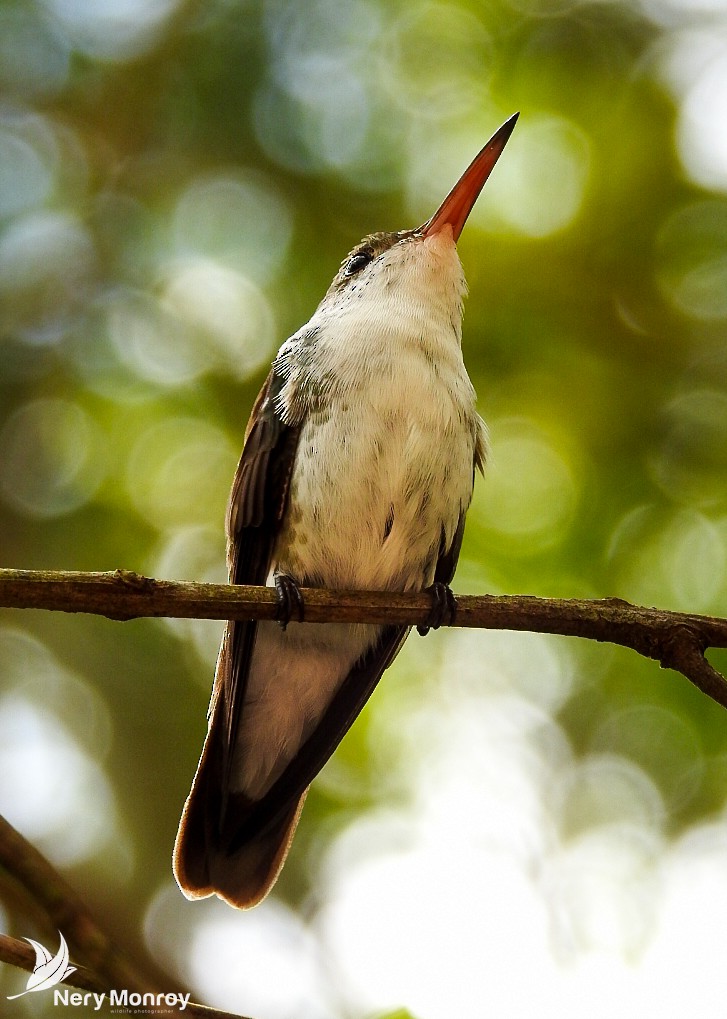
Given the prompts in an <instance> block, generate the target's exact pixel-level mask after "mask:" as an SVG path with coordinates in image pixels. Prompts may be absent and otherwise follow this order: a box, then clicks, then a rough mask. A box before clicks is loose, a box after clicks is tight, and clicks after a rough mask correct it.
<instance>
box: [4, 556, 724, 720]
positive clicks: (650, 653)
mask: <svg viewBox="0 0 727 1019" xmlns="http://www.w3.org/2000/svg"><path fill="white" fill-rule="evenodd" d="M302 594H303V599H304V603H305V619H306V622H310V623H325V622H344V623H352V622H360V623H389V624H393V625H405V626H416V625H424V624H426V620H427V616H428V614H429V612H430V609H431V599H430V597H429V594H428V593H427V592H426V591H424V592H420V593H416V594H398V593H396V592H391V591H387V592H383V591H327V590H323V589H319V588H305V589H303V591H302ZM0 608H24V609H27V608H35V609H53V610H56V611H62V612H90V613H94V614H96V615H102V616H107V617H108V618H109V619H118V620H127V619H136V618H140V617H149V616H152V617H157V616H170V617H175V618H186V619H275V614H276V611H277V597H276V592H275V590H274V588H269V587H245V586H242V585H240V586H232V585H229V584H191V583H177V582H174V581H169V580H153V579H152V578H150V577H144V576H141V575H140V574H138V573H131V572H129V571H126V570H116V571H115V572H114V573H66V572H51V571H32V570H7V569H5V570H0ZM453 625H455V626H465V627H480V628H484V629H501V630H532V631H535V632H538V633H558V634H562V635H565V636H571V637H585V638H588V639H590V640H598V641H605V642H609V643H612V644H620V645H621V646H623V647H628V648H631V649H632V650H634V651H637V652H638V653H639V654H640V655H644V656H645V657H647V658H653V659H655V660H656V661H658V662H659V663H660V664H661V665H662V666H663V667H664V668H670V669H675V670H676V671H678V672H681V673H682V675H683V676H686V678H687V679H689V680H690V681H691V682H692V683H694V685H695V686H697V687H698V688H699V689H700V690H701V691H702V692H703V693H705V694H706V695H707V696H708V697H711V699H712V700H714V701H716V702H717V703H718V704H721V705H722V707H727V681H726V680H725V679H724V677H723V676H722V675H721V674H720V673H719V672H718V671H717V670H716V669H715V668H714V667H713V666H712V665H711V664H710V663H709V662H708V661H707V660H706V658H705V657H704V652H705V649H706V648H708V647H715V648H724V647H727V619H722V618H718V617H715V616H702V615H697V614H694V613H688V612H669V611H666V610H665V609H655V608H644V607H641V606H638V605H631V604H630V603H629V602H625V601H622V600H621V599H619V598H607V599H603V600H592V601H585V600H575V599H573V600H569V599H559V598H535V597H533V596H531V595H500V596H494V595H459V596H458V597H457V612H456V617H455V620H454V623H453Z"/></svg>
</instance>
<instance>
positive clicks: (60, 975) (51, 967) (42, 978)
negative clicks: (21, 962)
mask: <svg viewBox="0 0 727 1019" xmlns="http://www.w3.org/2000/svg"><path fill="white" fill-rule="evenodd" d="M58 936H59V937H60V939H61V945H60V948H59V949H58V951H57V953H56V954H55V955H51V954H50V952H49V951H48V949H47V948H44V947H43V945H41V944H39V942H37V941H33V939H32V938H25V939H24V940H25V941H27V942H29V943H30V944H31V945H32V946H33V948H34V949H35V966H34V967H33V972H32V973H31V974H30V976H29V977H28V986H27V987H26V988H25V990H24V991H21V992H20V994H9V995H8V1001H12V1000H13V999H14V998H22V996H23V995H24V994H28V993H29V992H30V991H44V990H46V989H47V988H48V987H53V986H54V985H55V984H59V983H60V982H61V980H64V979H65V978H66V977H68V976H70V975H71V973H75V972H76V967H75V966H69V965H68V945H67V944H66V941H65V938H64V937H63V935H62V934H61V932H60V931H59V932H58Z"/></svg>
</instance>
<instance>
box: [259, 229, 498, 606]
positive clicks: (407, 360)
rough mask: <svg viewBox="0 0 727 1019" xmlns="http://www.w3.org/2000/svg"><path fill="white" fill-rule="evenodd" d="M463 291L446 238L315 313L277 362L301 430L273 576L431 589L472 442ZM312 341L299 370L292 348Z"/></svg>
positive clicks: (474, 422) (462, 494)
mask: <svg viewBox="0 0 727 1019" xmlns="http://www.w3.org/2000/svg"><path fill="white" fill-rule="evenodd" d="M463 292H464V278H463V276H462V270H461V266H460V263H459V259H458V257H457V253H456V249H455V247H454V244H453V243H452V241H451V239H450V240H447V238H446V237H445V238H442V237H441V235H435V236H434V237H433V238H431V240H428V241H418V242H417V243H411V244H408V245H405V246H403V248H394V249H392V255H391V262H390V263H388V264H387V263H386V262H385V261H384V263H383V264H381V265H379V266H377V272H376V274H375V275H372V277H371V279H370V280H369V283H368V286H365V285H363V284H362V285H360V286H359V287H358V288H357V287H356V286H354V287H351V288H350V290H348V291H347V292H346V293H345V294H344V295H342V296H341V299H339V300H338V301H336V302H334V303H333V305H332V306H327V305H326V304H325V303H324V304H323V305H322V306H321V308H320V309H319V311H318V312H317V313H316V315H315V316H314V317H313V318H312V319H311V321H310V322H309V323H308V326H307V327H306V329H305V330H302V331H301V333H300V334H298V338H297V337H293V338H292V339H291V340H290V341H288V344H286V346H285V347H284V348H283V350H282V351H281V355H280V360H281V361H283V363H284V364H285V366H286V368H287V369H288V382H287V383H286V387H284V390H283V394H282V396H281V401H284V400H285V399H286V397H287V399H288V402H289V405H294V406H297V407H300V408H302V422H301V424H302V428H301V434H300V442H299V447H298V453H297V457H296V462H295V468H294V473H293V477H292V482H291V492H290V508H289V514H288V517H289V519H288V521H287V526H286V528H285V529H284V533H283V534H282V535H281V541H280V543H279V547H278V554H279V560H280V561H279V562H278V563H277V564H276V565H277V567H278V568H279V569H282V570H286V571H288V572H290V573H291V575H292V576H294V577H297V578H299V579H301V580H305V581H307V582H309V583H312V584H316V585H325V586H329V587H338V588H358V587H363V588H371V589H376V588H380V589H395V590H411V589H419V588H422V587H425V586H428V585H429V584H431V583H432V580H433V578H434V569H435V567H436V561H437V557H438V554H439V551H440V545H441V542H442V535H443V534H444V541H445V546H448V545H449V544H450V543H451V540H452V537H453V535H454V533H455V531H456V528H457V525H458V522H459V519H460V516H461V514H462V513H463V512H464V511H465V510H466V508H467V506H468V505H469V502H470V498H471V495H472V480H473V462H474V458H475V448H476V446H478V444H481V443H482V422H481V421H480V419H479V417H478V416H477V413H476V410H475V394H474V390H473V388H472V385H471V383H470V380H469V378H468V376H467V373H466V371H465V368H464V364H463V361H462V354H461V347H460V339H461V315H462V309H461V305H462V295H463ZM312 335H313V336H314V343H315V346H314V347H313V349H312V350H311V351H309V356H308V357H305V358H302V360H303V361H304V362H305V371H301V370H300V368H299V365H296V353H297V354H298V355H300V350H298V351H296V342H300V339H299V338H300V337H302V338H303V342H306V337H307V338H308V340H309V339H310V337H311V336H312ZM286 348H289V349H288V350H286ZM298 359H299V360H301V359H300V356H299V358H298ZM296 368H298V370H296ZM286 390H287V392H286ZM478 448H479V447H478Z"/></svg>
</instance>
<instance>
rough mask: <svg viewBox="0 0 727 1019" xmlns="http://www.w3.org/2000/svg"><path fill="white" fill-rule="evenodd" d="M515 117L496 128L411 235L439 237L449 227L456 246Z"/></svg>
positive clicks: (512, 126) (516, 116) (510, 130)
mask: <svg viewBox="0 0 727 1019" xmlns="http://www.w3.org/2000/svg"><path fill="white" fill-rule="evenodd" d="M518 117H519V114H518V113H513V115H512V116H511V117H510V118H509V119H508V120H506V121H505V123H504V124H503V125H502V127H500V128H498V129H497V131H495V133H494V134H493V136H492V138H490V140H489V141H488V143H487V144H486V145H485V147H484V148H483V149H480V151H479V152H478V153H477V155H476V156H475V158H474V159H473V160H472V162H471V163H470V165H469V166H468V167H467V169H466V170H465V172H464V173H463V174H462V176H461V177H460V178H459V180H458V181H457V183H456V184H455V185H454V187H453V188H452V190H451V191H450V192H449V194H448V195H447V197H446V198H445V199H444V201H443V202H442V204H441V205H440V206H439V208H438V209H437V211H436V212H435V213H434V215H433V216H432V218H431V219H428V220H427V222H426V223H425V224H424V225H423V226H420V227H419V229H418V230H415V231H414V233H415V234H416V235H417V236H418V237H429V236H430V235H431V234H435V233H438V232H439V231H440V230H441V229H442V228H443V227H445V226H447V224H449V226H451V227H452V236H453V238H454V240H455V242H456V241H457V240H458V239H459V235H460V234H461V233H462V229H463V227H464V225H465V223H466V222H467V217H468V216H469V214H470V212H471V211H472V206H473V205H474V204H475V202H476V201H477V198H478V196H479V193H480V191H481V190H482V188H483V187H484V186H485V181H486V180H487V178H488V177H489V176H490V174H491V173H492V168H493V167H494V165H495V163H496V162H497V160H498V159H499V158H500V154H501V152H502V150H503V149H504V148H505V145H506V144H507V140H508V138H509V137H510V135H511V134H512V132H513V129H514V127H515V123H516V121H517V118H518Z"/></svg>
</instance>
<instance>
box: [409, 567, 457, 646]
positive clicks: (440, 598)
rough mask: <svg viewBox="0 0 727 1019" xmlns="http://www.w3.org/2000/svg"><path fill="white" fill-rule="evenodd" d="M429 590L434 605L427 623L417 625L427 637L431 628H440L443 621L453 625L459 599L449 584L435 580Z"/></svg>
mask: <svg viewBox="0 0 727 1019" xmlns="http://www.w3.org/2000/svg"><path fill="white" fill-rule="evenodd" d="M427 591H429V593H430V594H431V596H432V607H431V609H430V610H429V615H428V616H427V621H426V623H424V624H423V625H421V626H417V632H418V633H419V634H420V635H421V636H422V637H426V635H427V634H428V633H429V631H430V630H438V629H439V627H440V626H442V624H443V623H446V624H447V625H448V626H451V625H452V624H453V623H454V619H455V616H456V615H457V599H456V598H455V597H454V595H453V594H452V589H451V587H450V586H449V584H443V583H442V582H441V581H439V580H435V581H434V583H433V584H432V586H431V587H428V588H427Z"/></svg>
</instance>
